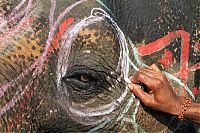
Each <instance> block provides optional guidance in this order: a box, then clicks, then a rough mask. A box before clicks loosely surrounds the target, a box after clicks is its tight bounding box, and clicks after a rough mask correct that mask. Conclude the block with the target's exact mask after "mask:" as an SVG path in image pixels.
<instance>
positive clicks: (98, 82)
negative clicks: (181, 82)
mask: <svg viewBox="0 0 200 133" xmlns="http://www.w3.org/2000/svg"><path fill="white" fill-rule="evenodd" d="M9 2H10V1H9ZM9 2H8V1H4V3H5V4H4V5H3V6H6V4H8V3H9ZM17 2H18V1H14V2H13V1H11V4H10V5H12V6H11V7H10V8H9V10H12V9H13V8H14V6H15V5H16V4H17ZM34 2H37V3H36V8H35V9H33V11H32V12H31V15H30V16H34V17H36V19H35V21H34V22H33V24H32V25H31V26H30V27H31V28H32V30H31V31H29V32H20V33H19V34H20V36H19V37H17V36H14V37H13V39H11V40H9V41H8V44H9V45H11V46H13V49H12V50H10V51H3V50H2V49H0V50H1V53H4V54H1V55H0V62H1V64H0V83H1V84H3V83H6V82H9V81H12V80H13V79H15V78H16V77H17V76H18V75H19V74H20V73H22V72H23V71H25V70H26V69H27V68H28V67H29V66H30V65H31V64H33V62H34V61H35V60H36V58H38V56H41V53H42V52H43V49H44V46H45V44H46V40H47V37H48V32H49V23H48V16H49V10H50V1H46V0H40V1H37V0H35V1H34ZM73 2H74V1H70V2H68V1H65V0H58V1H57V8H56V12H55V16H56V17H57V16H58V14H59V13H60V12H61V11H62V10H63V9H65V8H66V7H67V6H69V5H70V4H72V3H73ZM104 2H105V4H106V5H107V6H108V7H109V8H110V9H111V12H112V15H113V17H114V19H115V20H116V21H117V23H118V24H119V26H120V27H121V28H122V30H123V31H124V32H125V33H126V35H127V36H128V37H130V38H131V40H132V41H133V42H134V43H135V44H137V46H139V44H140V42H145V44H147V43H149V42H152V41H154V40H156V39H157V38H160V37H163V36H164V35H166V33H167V32H168V31H175V30H178V29H180V28H183V27H184V29H186V31H188V32H189V33H190V34H191V37H192V40H194V41H196V42H197V41H198V40H199V39H198V37H197V34H195V33H196V32H195V31H198V32H199V26H198V24H199V23H198V21H199V20H200V19H199V15H198V14H199V13H198V12H199V11H198V8H199V7H198V6H197V5H198V4H197V3H198V2H199V1H195V0H193V1H182V3H181V2H180V3H179V2H173V1H171V2H169V1H166V2H164V1H163V2H158V1H157V0H155V1H152V2H147V1H145V0H143V1H139V0H138V1H137V0H123V2H122V1H120V0H115V1H114V0H108V1H106V0H105V1H104ZM2 3H3V2H2ZM99 6H100V5H98V4H97V3H96V2H95V1H92V0H91V1H89V2H85V3H84V4H81V5H79V6H78V7H77V8H74V9H73V10H72V11H71V12H70V14H68V15H66V18H68V17H69V16H71V17H74V18H75V21H76V22H77V20H80V19H82V18H83V17H84V16H88V15H89V14H90V10H91V9H92V8H93V7H99ZM165 9H166V10H165ZM189 9H190V10H189ZM3 10H5V8H3ZM6 10H8V9H6ZM9 10H8V11H7V12H6V13H7V14H9ZM183 12H184V13H185V14H186V15H185V16H187V17H184V16H181V14H182V13H183ZM176 13H177V14H176ZM170 16H171V17H172V18H171V19H170V20H169V19H168V18H167V17H170ZM56 17H55V18H56ZM160 17H161V18H160ZM162 17H163V18H162ZM159 18H160V21H162V23H161V22H160V23H154V22H155V21H154V20H155V19H159ZM181 19H183V20H182V21H179V20H181ZM186 19H187V20H190V21H189V22H186ZM168 21H171V22H168ZM30 27H29V28H30ZM26 28H27V27H26ZM16 38H17V39H16ZM23 40H24V41H23ZM11 42H12V43H11ZM13 42H14V43H13ZM174 43H180V40H177V41H175V42H174ZM192 45H194V44H192ZM33 46H35V47H33ZM19 47H20V48H19ZM62 48H63V47H62V46H61V47H59V48H57V49H56V50H55V51H54V53H51V54H50V56H49V58H48V61H47V62H46V63H45V67H44V69H43V70H42V73H40V74H38V75H37V76H36V77H34V78H33V74H32V72H30V74H28V75H26V76H24V77H23V78H22V80H20V81H18V82H17V84H16V85H14V86H13V87H10V88H9V90H8V91H7V92H5V94H4V96H3V97H2V98H1V102H0V106H1V107H3V106H4V105H5V104H6V103H8V102H9V101H10V100H11V99H12V97H13V96H14V94H15V93H16V92H17V90H19V89H20V88H25V86H27V84H28V85H29V86H28V87H29V88H30V90H29V91H27V92H26V93H25V95H23V98H22V99H20V100H19V101H18V102H17V103H16V104H15V106H14V107H13V108H11V109H9V110H8V111H6V113H4V114H3V115H2V117H1V119H0V132H6V131H10V132H12V131H16V132H28V131H30V132H86V131H89V130H91V129H95V127H99V125H100V126H102V124H101V123H103V122H107V124H106V125H104V126H102V127H99V128H98V130H97V131H98V132H107V131H111V132H135V131H136V130H137V131H139V132H142V131H147V132H160V131H167V132H175V131H176V132H195V129H194V128H195V127H194V124H193V123H191V122H190V121H187V120H184V121H182V122H180V121H179V120H178V119H177V118H175V119H174V120H173V121H170V120H171V118H172V116H170V115H168V114H164V113H160V112H155V111H152V110H150V109H148V108H146V107H144V106H143V105H142V104H140V107H139V110H138V112H137V115H136V120H135V123H131V122H126V121H122V119H120V120H117V118H119V117H118V116H119V115H120V114H122V112H123V111H124V109H125V107H126V105H127V103H128V100H129V98H130V96H131V93H130V92H128V94H127V96H126V97H125V100H124V101H122V102H121V103H117V102H116V108H115V109H114V110H113V111H112V112H109V113H105V114H103V115H101V114H99V115H97V116H88V115H91V114H92V113H91V111H93V112H95V111H96V112H98V111H100V112H104V111H105V110H107V108H106V107H105V108H106V109H104V108H103V107H104V106H105V105H109V104H110V103H112V102H113V101H116V100H117V99H118V98H119V97H120V96H121V95H122V93H123V92H124V91H125V86H126V85H125V82H124V81H123V80H120V78H119V76H120V75H121V72H120V71H118V69H117V66H118V62H119V56H120V47H119V39H118V38H117V34H116V31H115V29H113V27H112V25H111V24H110V22H109V21H108V20H103V21H101V22H98V23H95V24H91V25H89V26H87V27H86V28H84V29H82V30H80V32H79V34H78V36H77V37H76V39H75V40H74V41H73V45H72V48H71V51H70V55H69V58H68V59H69V60H68V62H67V64H68V66H67V69H66V72H65V74H63V73H59V74H60V75H62V77H61V79H59V80H58V76H57V75H58V72H59V71H58V70H57V68H58V67H57V66H58V65H59V64H58V60H59V59H60V58H62V57H64V56H67V55H60V54H59V53H60V51H62ZM191 50H193V51H194V49H193V48H191ZM2 51H3V52H2ZM176 55H177V56H176V58H177V59H179V58H180V57H179V56H178V55H180V51H178V52H177V53H176ZM158 56H160V55H150V58H151V59H150V60H149V57H145V58H144V62H145V63H147V64H148V65H150V64H151V63H155V62H156V60H157V59H158ZM193 56H195V55H191V58H190V60H191V62H199V53H198V52H197V53H196V56H195V57H197V58H192V57H193ZM63 64H66V62H65V63H63ZM178 64H180V62H178ZM158 65H159V64H158ZM61 66H62V65H61ZM64 67H65V66H64ZM160 67H161V65H160ZM173 69H175V70H177V69H176V68H173ZM173 69H169V72H173ZM132 72H133V73H135V70H131V72H130V74H132ZM194 75H195V73H192V76H191V78H190V80H191V81H194V80H196V78H198V77H195V76H194ZM58 82H59V84H58ZM192 83H193V82H191V84H192ZM189 86H190V84H189ZM191 86H192V85H191ZM137 103H138V100H135V101H134V102H133V104H132V105H131V107H130V109H129V110H128V111H127V112H126V114H125V116H124V117H126V118H132V114H133V112H134V111H135V108H136V106H134V105H136V104H137ZM108 109H109V108H108ZM78 111H79V112H78ZM81 112H82V113H83V112H84V113H83V115H81V116H80V115H77V114H80V113H81ZM84 114H87V116H85V115H84ZM136 123H137V124H136ZM136 127H137V128H136Z"/></svg>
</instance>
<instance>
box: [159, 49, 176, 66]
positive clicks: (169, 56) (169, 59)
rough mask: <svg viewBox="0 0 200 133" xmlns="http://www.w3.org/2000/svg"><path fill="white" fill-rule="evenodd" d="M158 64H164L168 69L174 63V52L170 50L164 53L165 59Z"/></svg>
mask: <svg viewBox="0 0 200 133" xmlns="http://www.w3.org/2000/svg"><path fill="white" fill-rule="evenodd" d="M157 62H159V63H161V64H163V65H164V66H165V67H168V66H169V65H171V64H172V63H173V61H172V52H171V51H170V50H165V51H164V57H163V58H161V59H159V60H158V61H157Z"/></svg>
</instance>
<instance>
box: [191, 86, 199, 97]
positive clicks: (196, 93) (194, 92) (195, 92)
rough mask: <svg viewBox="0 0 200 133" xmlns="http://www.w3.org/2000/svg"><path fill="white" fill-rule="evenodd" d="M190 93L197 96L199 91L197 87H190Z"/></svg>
mask: <svg viewBox="0 0 200 133" xmlns="http://www.w3.org/2000/svg"><path fill="white" fill-rule="evenodd" d="M192 93H193V94H194V96H197V95H198V93H199V89H198V88H197V87H194V88H192Z"/></svg>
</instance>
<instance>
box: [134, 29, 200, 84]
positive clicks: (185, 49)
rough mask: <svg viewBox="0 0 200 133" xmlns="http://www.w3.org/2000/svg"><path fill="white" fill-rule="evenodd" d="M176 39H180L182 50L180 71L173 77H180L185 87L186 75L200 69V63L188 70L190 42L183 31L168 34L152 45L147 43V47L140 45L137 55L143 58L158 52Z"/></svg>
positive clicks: (164, 61)
mask: <svg viewBox="0 0 200 133" xmlns="http://www.w3.org/2000/svg"><path fill="white" fill-rule="evenodd" d="M176 38H181V39H182V43H181V46H182V47H181V48H182V49H181V67H180V70H179V71H178V72H177V73H176V74H174V75H175V76H176V77H180V78H181V79H182V82H183V83H184V84H185V85H187V77H188V73H189V72H191V71H196V70H197V69H200V63H197V64H195V65H193V66H191V67H190V68H188V60H189V42H190V36H189V33H188V32H186V31H184V30H178V31H175V32H169V33H168V34H167V35H166V36H165V37H163V38H159V39H157V40H156V41H154V42H152V43H149V44H147V45H142V46H141V47H139V48H138V53H139V55H140V56H145V55H149V54H152V53H155V52H158V51H160V50H162V49H164V48H165V47H166V46H168V45H170V44H171V42H172V41H173V40H174V39H176ZM198 47H199V44H198ZM165 55H166V53H165ZM170 56H171V55H170ZM160 61H161V62H162V63H164V64H167V62H166V60H160Z"/></svg>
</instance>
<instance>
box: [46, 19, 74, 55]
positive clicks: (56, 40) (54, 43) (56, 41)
mask: <svg viewBox="0 0 200 133" xmlns="http://www.w3.org/2000/svg"><path fill="white" fill-rule="evenodd" d="M73 22H74V18H68V19H67V20H65V21H64V22H63V23H62V24H61V25H60V27H59V31H58V32H57V33H56V35H55V36H54V38H53V41H52V42H51V45H52V47H51V48H50V50H49V53H51V52H53V51H54V50H55V49H56V48H57V47H58V44H59V41H60V39H61V37H62V35H63V34H64V32H65V30H66V29H67V28H68V27H69V26H70V25H71V24H72V23H73Z"/></svg>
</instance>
